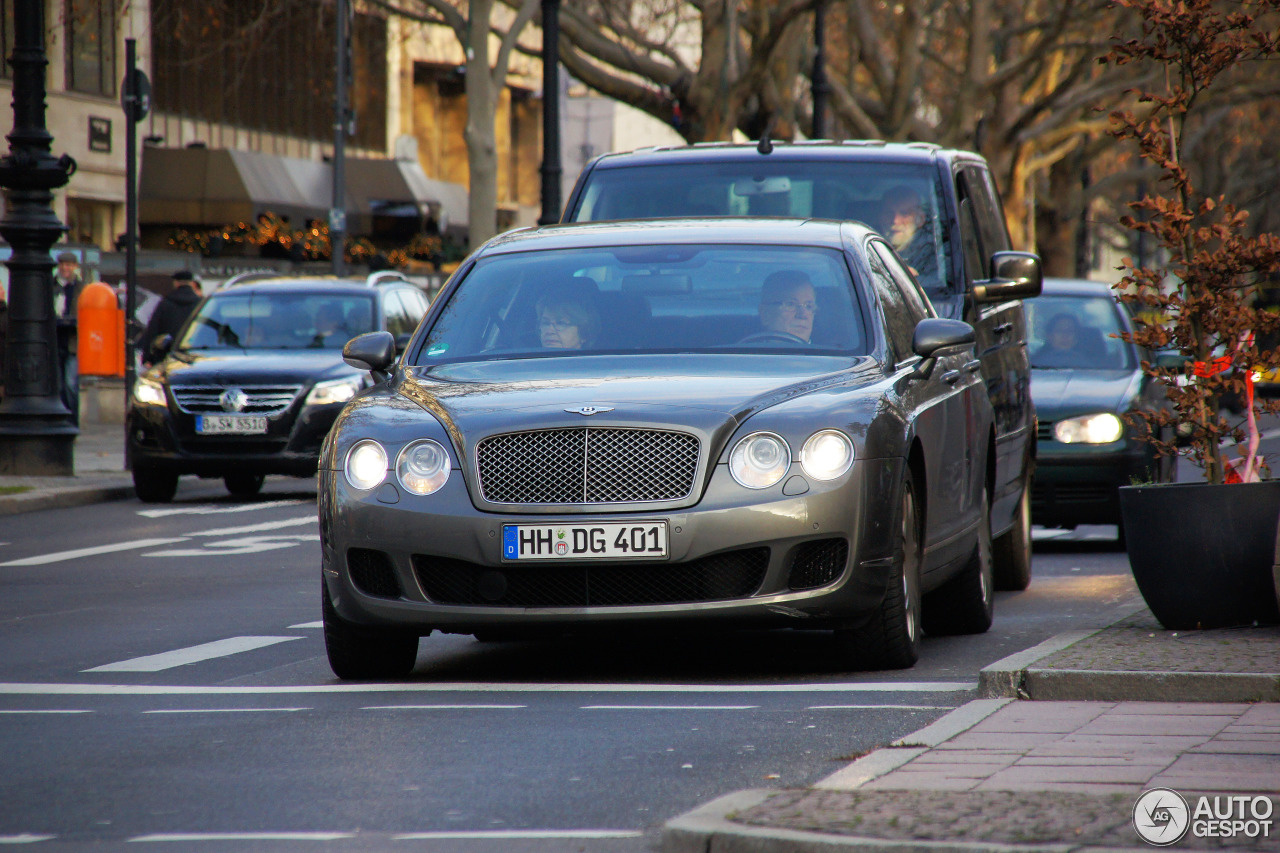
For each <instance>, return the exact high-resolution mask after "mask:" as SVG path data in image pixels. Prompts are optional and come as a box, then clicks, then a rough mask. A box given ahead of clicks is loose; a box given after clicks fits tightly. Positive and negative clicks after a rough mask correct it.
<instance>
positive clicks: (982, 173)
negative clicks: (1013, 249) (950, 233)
mask: <svg viewBox="0 0 1280 853" xmlns="http://www.w3.org/2000/svg"><path fill="white" fill-rule="evenodd" d="M965 173H966V175H967V176H968V181H969V189H970V191H971V192H972V193H973V204H974V212H975V213H976V214H977V219H978V232H979V233H980V234H981V236H982V247H983V248H984V249H985V250H986V252H987V257H990V255H991V254H992V253H993V252H1001V251H1004V250H1006V249H1008V248H1009V228H1008V225H1007V224H1006V223H1005V221H1004V215H1003V214H1002V213H1001V212H1000V210H1001V208H1000V196H999V194H998V193H997V192H996V185H995V182H994V181H993V180H992V179H991V173H990V172H988V171H987V170H986V169H978V168H969V169H965ZM983 265H984V266H985V265H986V258H984V259H983Z"/></svg>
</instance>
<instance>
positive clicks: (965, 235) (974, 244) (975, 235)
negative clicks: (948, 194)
mask: <svg viewBox="0 0 1280 853" xmlns="http://www.w3.org/2000/svg"><path fill="white" fill-rule="evenodd" d="M956 198H957V200H958V201H959V211H958V213H959V217H960V241H961V243H962V244H963V246H964V274H965V278H967V279H968V280H969V281H976V280H978V279H983V278H986V277H987V275H986V268H987V259H986V256H985V255H984V253H983V250H982V240H981V237H980V236H979V229H978V220H977V215H978V214H977V210H975V206H976V202H975V201H974V199H973V193H971V192H970V190H969V182H968V180H967V179H966V175H965V174H964V173H963V172H961V173H960V174H958V175H957V176H956Z"/></svg>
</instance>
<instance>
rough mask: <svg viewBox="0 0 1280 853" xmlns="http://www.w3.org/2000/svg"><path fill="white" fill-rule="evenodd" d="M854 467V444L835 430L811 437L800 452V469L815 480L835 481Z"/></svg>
mask: <svg viewBox="0 0 1280 853" xmlns="http://www.w3.org/2000/svg"><path fill="white" fill-rule="evenodd" d="M851 465H853V442H851V441H849V439H848V437H847V436H846V435H845V434H844V433H842V432H840V431H839V430H834V429H824V430H822V431H821V432H815V433H814V434H813V435H811V436H809V440H808V441H806V442H805V443H804V447H803V448H801V450H800V467H801V468H803V469H804V472H805V473H806V474H808V475H809V476H810V477H812V478H813V479H815V480H834V479H835V478H836V477H839V476H840V475H841V474H843V473H844V472H845V471H848V470H849V467H850V466H851Z"/></svg>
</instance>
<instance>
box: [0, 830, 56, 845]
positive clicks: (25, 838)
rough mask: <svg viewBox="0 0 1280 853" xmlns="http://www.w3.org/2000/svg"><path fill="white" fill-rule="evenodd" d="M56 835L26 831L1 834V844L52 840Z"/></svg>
mask: <svg viewBox="0 0 1280 853" xmlns="http://www.w3.org/2000/svg"><path fill="white" fill-rule="evenodd" d="M57 837H58V836H56V835H32V834H31V833H29V832H24V833H22V834H21V835H0V844H37V843H39V842H41V841H52V840H53V839H55V838H57Z"/></svg>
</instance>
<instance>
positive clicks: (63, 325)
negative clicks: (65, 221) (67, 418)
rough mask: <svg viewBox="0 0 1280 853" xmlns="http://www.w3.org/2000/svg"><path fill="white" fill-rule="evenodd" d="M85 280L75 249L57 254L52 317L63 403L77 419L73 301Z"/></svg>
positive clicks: (78, 399)
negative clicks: (54, 327) (56, 332)
mask: <svg viewBox="0 0 1280 853" xmlns="http://www.w3.org/2000/svg"><path fill="white" fill-rule="evenodd" d="M83 287H84V282H83V281H82V280H81V278H80V259H79V258H78V257H76V255H75V253H74V252H61V253H59V254H58V269H57V271H56V272H55V273H54V274H53V316H54V318H55V319H56V321H57V330H58V369H59V370H61V372H62V383H61V386H62V402H63V404H64V405H65V406H66V407H67V408H68V409H70V410H71V414H72V416H73V417H74V419H75V422H76V423H79V422H80V366H79V363H78V362H77V360H76V301H77V300H78V299H79V298H80V291H81V289H82V288H83Z"/></svg>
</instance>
